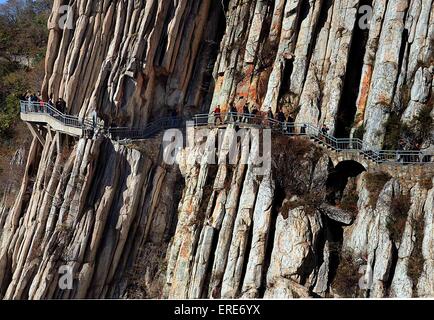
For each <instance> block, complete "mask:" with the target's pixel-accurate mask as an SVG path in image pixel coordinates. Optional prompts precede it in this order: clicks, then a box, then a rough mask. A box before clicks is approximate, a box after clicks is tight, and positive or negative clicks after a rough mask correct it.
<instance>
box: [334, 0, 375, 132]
mask: <svg viewBox="0 0 434 320" xmlns="http://www.w3.org/2000/svg"><path fill="white" fill-rule="evenodd" d="M364 5H369V6H371V5H372V0H362V1H360V6H364ZM364 14H365V13H364V12H363V11H362V12H361V13H360V12H359V13H358V14H357V17H356V22H355V26H354V31H353V36H352V39H351V46H350V51H349V54H348V62H347V71H346V75H345V79H344V87H343V89H342V96H341V100H340V103H339V107H338V114H337V118H336V127H335V136H336V137H339V138H347V137H349V136H350V131H351V128H352V126H353V123H354V117H355V115H356V112H357V98H358V94H359V88H360V81H361V78H362V71H363V62H364V61H363V60H364V56H365V53H366V44H367V42H368V37H369V28H366V27H365V28H363V27H361V25H359V21H361V20H362V19H363V15H364Z"/></svg>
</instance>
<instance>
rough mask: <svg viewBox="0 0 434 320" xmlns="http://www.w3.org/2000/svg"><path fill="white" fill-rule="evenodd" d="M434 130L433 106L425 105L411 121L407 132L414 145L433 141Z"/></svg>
mask: <svg viewBox="0 0 434 320" xmlns="http://www.w3.org/2000/svg"><path fill="white" fill-rule="evenodd" d="M433 129H434V122H433V118H432V117H431V106H429V105H425V106H423V107H422V109H421V110H420V111H419V113H418V114H417V115H416V116H415V117H414V118H413V119H412V120H411V122H410V124H409V126H408V128H407V131H408V132H409V135H410V137H411V139H412V140H413V142H414V143H422V142H424V141H427V140H431V139H432V138H431V132H432V131H433Z"/></svg>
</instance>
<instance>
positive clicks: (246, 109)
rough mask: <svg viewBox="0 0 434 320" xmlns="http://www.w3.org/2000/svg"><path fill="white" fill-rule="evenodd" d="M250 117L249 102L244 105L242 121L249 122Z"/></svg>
mask: <svg viewBox="0 0 434 320" xmlns="http://www.w3.org/2000/svg"><path fill="white" fill-rule="evenodd" d="M249 117H250V110H249V103H246V104H245V105H244V107H243V119H242V122H245V123H248V122H249Z"/></svg>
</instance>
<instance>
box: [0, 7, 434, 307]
mask: <svg viewBox="0 0 434 320" xmlns="http://www.w3.org/2000/svg"><path fill="white" fill-rule="evenodd" d="M368 2H369V1H368ZM67 3H69V4H70V5H71V8H72V10H73V19H72V22H73V28H72V29H70V28H65V29H61V28H60V27H59V24H58V22H59V19H60V18H61V17H60V15H59V7H60V6H61V5H64V4H67ZM361 3H362V1H358V0H324V1H311V0H275V1H264V0H248V1H238V0H224V1H211V0H205V1H199V0H188V1H187V0H180V1H172V0H170V1H157V0H152V1H146V2H143V1H133V0H128V1H121V0H113V1H93V0H78V1H60V0H55V1H54V4H53V13H52V15H51V17H50V20H49V23H48V28H49V43H48V48H47V54H46V68H45V69H46V74H45V79H44V82H43V85H42V93H43V95H44V96H45V97H48V96H49V95H53V96H54V98H55V99H56V98H57V97H59V96H63V97H64V98H65V100H66V102H67V105H68V111H69V112H70V113H71V114H78V115H80V116H86V115H89V114H90V113H91V112H92V110H94V109H96V110H97V112H98V114H99V116H100V117H101V118H103V119H104V121H105V124H106V125H118V126H123V125H127V126H139V125H144V124H146V123H148V122H150V121H152V120H153V119H157V118H159V117H163V116H166V115H168V114H171V112H172V111H173V110H176V111H177V112H178V114H182V115H184V116H190V115H192V114H194V113H197V112H201V111H202V112H208V110H213V109H214V107H215V106H217V105H220V106H221V108H222V109H223V110H227V108H228V107H229V105H230V104H231V103H233V104H234V105H235V106H236V107H237V108H238V110H239V111H241V110H242V108H243V106H244V104H245V103H249V105H250V106H253V105H254V106H257V107H258V108H259V109H260V110H261V111H268V110H269V109H271V110H272V111H273V112H276V110H278V109H280V108H282V109H283V111H284V112H285V113H287V114H291V116H292V117H293V118H294V119H295V120H296V121H297V122H300V123H305V122H309V123H313V124H316V125H320V126H321V125H323V124H326V125H327V126H328V127H329V128H330V132H331V133H336V134H338V135H341V136H349V134H350V131H352V130H353V131H354V129H355V128H356V127H360V126H362V125H363V127H364V129H365V130H366V131H365V134H364V136H363V140H364V144H365V147H366V148H382V146H383V141H384V137H385V135H386V134H387V132H386V123H387V121H388V119H389V117H390V116H391V113H396V114H397V115H398V116H399V118H401V119H402V121H403V122H409V121H411V119H413V118H414V117H415V116H416V115H417V114H418V112H419V111H420V110H421V109H422V108H423V107H425V106H428V107H432V101H434V99H433V96H432V95H433V90H432V89H433V67H432V66H433V61H434V59H433V50H434V47H433V43H434V29H433V27H432V26H433V25H434V20H433V19H434V6H433V1H432V0H426V1H425V0H424V1H418V0H391V1H385V0H378V1H372V9H373V18H372V19H371V20H370V23H369V29H364V30H359V29H360V28H361V25H360V22H361V21H360V19H362V17H361V15H360V13H359V9H360V5H361ZM363 3H364V2H363ZM357 50H361V51H362V52H359V53H358V54H354V52H355V51H357ZM348 83H350V84H351V86H350V87H349V88H347V87H346V85H347V84H348ZM433 114H434V111H433ZM41 133H42V134H44V135H45V137H46V143H45V145H44V146H43V147H41V146H40V145H39V142H38V141H37V140H34V141H33V143H32V146H31V147H30V150H29V152H28V155H27V164H26V170H25V174H24V177H23V180H22V184H21V188H20V190H19V191H18V192H16V194H14V197H15V203H14V205H13V206H12V207H11V206H7V205H5V200H4V199H5V198H4V197H3V200H2V201H0V297H1V298H5V299H26V298H30V299H43V298H104V297H120V296H124V297H171V298H201V297H209V298H222V297H223V298H237V297H245V298H252V297H266V298H286V297H287V298H292V297H309V296H327V295H332V296H333V295H336V296H341V294H340V293H339V292H338V289H337V288H338V287H339V286H338V285H337V284H336V283H334V281H335V279H336V275H335V273H336V270H340V269H339V268H338V269H336V268H337V265H339V264H341V266H342V264H343V263H344V261H345V260H344V259H341V257H340V256H339V254H340V252H342V251H343V250H348V252H351V255H352V258H354V260H355V261H356V262H357V263H355V264H354V265H357V266H358V265H359V264H360V263H359V262H360V261H362V265H363V266H364V267H366V270H368V271H369V272H368V276H369V275H372V277H371V278H372V281H371V280H370V279H368V280H369V281H367V285H368V289H370V290H367V288H360V291H358V292H354V293H352V294H354V295H357V294H358V295H360V296H370V297H386V296H397V297H410V296H421V297H432V296H434V276H433V274H434V251H433V247H434V246H433V241H434V234H433V211H434V208H433V196H434V193H433V192H434V191H433V187H432V184H431V185H430V184H429V183H426V181H424V180H423V179H422V178H421V179H419V180H418V181H416V180H417V179H416V180H415V177H403V176H402V175H398V176H399V177H398V176H397V177H393V178H391V179H389V181H387V182H386V183H385V184H384V186H382V187H381V188H380V189H381V190H377V191H376V192H377V193H378V194H374V193H373V192H372V190H371V187H372V186H371V185H370V184H369V183H368V182H367V181H368V179H367V173H363V174H361V175H360V176H358V177H357V178H356V180H357V190H356V191H355V193H356V194H355V195H356V196H357V198H358V200H357V203H352V206H353V208H357V209H354V212H348V211H346V210H344V209H342V208H339V207H338V205H337V203H338V204H339V201H340V199H334V198H333V197H332V198H330V197H331V195H333V194H334V197H336V194H339V192H340V194H342V193H343V191H344V190H338V191H339V192H338V193H336V192H329V189H333V188H334V187H336V186H335V185H339V186H340V185H341V184H342V181H345V179H343V180H342V181H339V183H338V182H336V181H333V179H331V180H330V179H329V177H330V172H332V170H333V168H332V167H333V165H332V164H331V160H330V159H329V158H328V157H327V156H326V155H321V156H320V157H316V155H315V152H314V151H313V149H312V148H311V147H306V148H303V146H302V145H303V143H300V144H301V147H300V146H298V148H299V149H297V150H299V153H300V154H301V156H300V154H299V153H297V152H296V150H295V149H291V150H287V151H284V150H285V148H283V147H284V146H283V145H276V144H274V145H273V152H274V151H275V150H277V151H278V152H277V153H279V152H280V155H279V157H280V158H279V159H280V160H282V161H280V160H279V161H278V159H277V160H276V159H274V160H276V161H274V162H273V163H274V167H273V170H272V171H268V172H266V173H265V174H264V175H261V176H258V175H255V174H254V169H255V165H253V164H252V163H245V162H244V161H243V160H246V159H249V157H250V153H249V149H248V148H246V147H245V146H243V145H242V144H241V143H239V145H238V148H239V150H240V155H239V157H238V158H237V159H236V160H237V161H236V163H234V164H227V163H224V162H219V163H217V164H209V163H208V162H207V161H206V160H207V159H209V157H211V156H212V155H213V152H212V148H211V147H212V146H213V143H214V142H213V139H214V138H216V137H217V134H218V133H217V130H215V129H214V130H212V131H211V133H210V134H209V135H208V136H207V141H206V143H205V144H204V145H201V144H200V143H198V142H197V141H196V144H194V145H193V146H188V147H187V148H185V149H183V150H182V151H181V153H180V154H179V160H180V163H179V165H178V166H167V165H166V164H164V163H163V162H162V161H161V154H160V153H159V146H160V141H157V139H155V140H153V141H148V143H147V144H146V143H144V144H140V143H139V144H133V145H128V146H126V145H120V144H117V143H113V142H111V141H108V140H106V139H102V138H99V139H96V140H91V139H79V140H75V141H74V140H73V139H72V138H67V137H65V136H63V135H60V134H59V133H53V132H49V131H47V130H46V129H41ZM229 141H230V135H229V134H226V135H225V140H224V142H223V151H222V152H221V153H220V154H219V155H218V156H219V157H220V158H221V159H225V158H227V156H228V152H229V151H228V150H229V143H230V142H229ZM286 143H288V144H289V143H290V142H286ZM260 145H261V144H260V143H259V141H255V142H253V143H252V147H253V148H256V149H260ZM294 148H295V147H294ZM294 150H295V151H294ZM300 150H301V151H300ZM273 154H274V153H273ZM297 157H298V158H297ZM16 161H18V162H22V159H21V156H20V154H17V157H16ZM285 161H286V163H288V162H289V168H288V167H287V168H285V169H282V168H279V166H280V165H281V164H282V163H285ZM335 165H336V164H335ZM335 167H336V166H335ZM282 171H283V172H282ZM291 175H292V176H291ZM282 176H283V177H284V178H285V177H286V178H288V179H287V180H288V181H290V182H291V181H292V183H296V182H297V183H298V184H299V185H300V186H301V185H306V186H305V188H304V189H303V190H302V191H303V192H297V190H294V188H290V187H288V186H286V185H282V179H281V178H282ZM345 178H346V179H348V177H345ZM425 178H426V179H428V180H429V179H430V178H431V177H429V176H427V177H425ZM426 179H425V180H426ZM283 180H285V179H283ZM342 188H343V189H345V183H344V184H343V187H342ZM333 191H336V190H333ZM402 196H409V203H411V206H410V208H409V211H408V212H407V213H405V215H404V218H402V217H401V218H400V219H401V220H402V219H404V220H405V221H404V223H403V224H402V225H404V228H403V229H402V230H401V228H399V230H400V232H402V233H399V232H398V234H397V233H396V230H394V229H393V228H392V227H393V224H391V221H394V220H393V219H394V217H395V216H394V215H395V214H396V207H395V205H394V204H395V203H396V201H398V199H400V197H402ZM356 211H357V212H356ZM415 221H417V223H415ZM401 222H402V221H401ZM415 257H416V258H417V259H415ZM60 267H65V268H66V270H72V275H73V278H74V282H73V289H72V290H62V289H61V288H60V287H59V285H58V283H59V280H62V279H64V278H63V276H64V274H62V273H59V268H60ZM352 267H354V266H352ZM347 269H348V268H347ZM351 271H352V273H353V274H358V272H359V270H351ZM368 278H369V277H368Z"/></svg>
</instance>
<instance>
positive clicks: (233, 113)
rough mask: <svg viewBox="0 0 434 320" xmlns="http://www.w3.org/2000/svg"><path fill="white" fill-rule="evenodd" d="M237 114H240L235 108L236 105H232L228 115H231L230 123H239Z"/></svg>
mask: <svg viewBox="0 0 434 320" xmlns="http://www.w3.org/2000/svg"><path fill="white" fill-rule="evenodd" d="M237 114H238V110H237V108H235V106H234V104H233V103H231V104H230V108H229V113H228V115H229V117H228V121H230V122H237V121H238V116H237Z"/></svg>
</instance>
